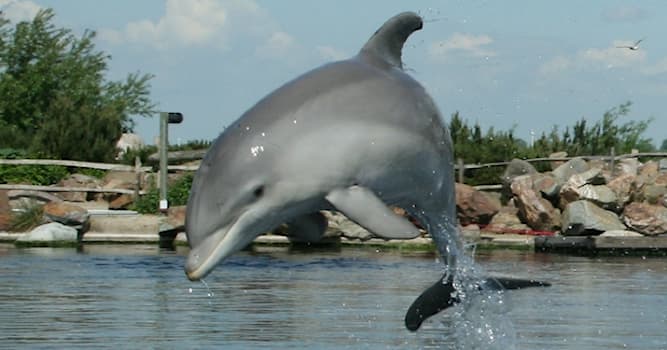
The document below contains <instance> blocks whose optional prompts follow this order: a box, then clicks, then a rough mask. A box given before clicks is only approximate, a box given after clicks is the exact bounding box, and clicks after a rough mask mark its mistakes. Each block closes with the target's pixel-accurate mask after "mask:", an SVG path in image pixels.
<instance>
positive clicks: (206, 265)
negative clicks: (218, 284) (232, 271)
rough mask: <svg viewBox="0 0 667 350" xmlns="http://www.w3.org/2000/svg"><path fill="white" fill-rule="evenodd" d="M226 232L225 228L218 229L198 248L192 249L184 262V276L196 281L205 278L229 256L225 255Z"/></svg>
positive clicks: (226, 245)
mask: <svg viewBox="0 0 667 350" xmlns="http://www.w3.org/2000/svg"><path fill="white" fill-rule="evenodd" d="M227 231H228V230H227V227H225V228H222V229H218V230H216V231H215V232H214V233H212V234H211V235H209V236H208V237H207V238H206V239H205V240H204V241H203V242H201V243H200V244H199V245H198V246H196V247H192V249H191V250H190V253H189V254H188V257H187V260H186V261H185V274H186V275H187V276H188V279H189V280H191V281H198V280H200V279H202V278H204V277H206V275H208V274H209V273H210V272H211V271H212V270H213V268H214V267H215V265H217V264H218V263H219V262H220V261H222V260H223V259H224V258H226V257H227V256H228V255H229V254H231V253H227V251H228V250H229V248H227V247H228V246H229V244H227V242H226V241H227V239H226V238H227V237H228V235H227Z"/></svg>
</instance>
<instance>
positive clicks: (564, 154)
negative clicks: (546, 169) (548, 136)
mask: <svg viewBox="0 0 667 350" xmlns="http://www.w3.org/2000/svg"><path fill="white" fill-rule="evenodd" d="M549 158H567V152H554V153H551V154H550V155H549ZM563 163H565V161H563V160H553V161H551V162H549V164H550V165H551V170H554V169H556V168H558V167H559V166H561V165H563Z"/></svg>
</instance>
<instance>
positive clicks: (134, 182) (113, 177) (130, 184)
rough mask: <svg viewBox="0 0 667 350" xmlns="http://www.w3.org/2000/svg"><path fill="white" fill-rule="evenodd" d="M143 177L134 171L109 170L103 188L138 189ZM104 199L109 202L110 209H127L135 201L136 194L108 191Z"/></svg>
mask: <svg viewBox="0 0 667 350" xmlns="http://www.w3.org/2000/svg"><path fill="white" fill-rule="evenodd" d="M139 181H141V179H138V178H137V174H136V173H135V172H132V171H109V172H108V173H107V174H106V175H105V176H104V179H103V181H102V182H103V183H102V188H104V189H121V190H136V189H137V186H139V187H140V186H141V183H139ZM104 199H105V200H106V201H107V202H109V209H127V208H128V207H129V206H130V204H132V203H133V202H134V196H133V195H131V194H123V193H114V192H108V193H105V194H104Z"/></svg>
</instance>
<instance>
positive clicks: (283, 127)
mask: <svg viewBox="0 0 667 350" xmlns="http://www.w3.org/2000/svg"><path fill="white" fill-rule="evenodd" d="M422 25H423V22H422V19H421V18H420V17H419V16H418V15H417V14H415V13H412V12H405V13H401V14H399V15H397V16H394V17H393V18H391V19H389V20H388V21H387V22H386V23H385V24H383V25H382V26H381V27H380V29H378V30H377V31H376V32H375V34H373V36H371V38H370V39H369V40H368V42H367V43H366V44H365V45H364V46H363V48H362V49H361V51H360V52H359V53H358V54H357V55H356V56H354V57H352V58H350V59H347V60H343V61H338V62H333V63H329V64H326V65H324V66H321V67H319V68H316V69H314V70H312V71H310V72H307V73H305V74H303V75H302V76H300V77H298V78H296V79H294V80H292V81H290V82H288V83H286V84H285V85H283V86H282V87H280V88H278V89H277V90H275V91H273V92H272V93H270V94H269V95H268V96H266V97H264V98H263V99H262V100H260V101H259V102H258V103H257V104H256V105H254V106H253V107H252V108H250V109H249V110H248V111H247V112H245V113H244V114H243V115H241V117H240V118H239V119H238V120H236V121H235V122H234V123H233V125H231V126H230V127H228V128H227V129H225V130H224V131H223V132H222V134H221V135H220V136H219V137H218V138H217V140H216V141H215V142H214V144H213V145H212V146H211V148H210V149H209V150H208V152H207V154H206V156H205V157H204V159H203V160H202V163H201V165H200V168H199V170H198V171H197V173H196V175H195V177H194V181H193V183H192V190H191V193H190V197H189V200H188V205H187V214H186V232H187V237H188V242H189V244H190V247H191V251H190V253H189V255H188V258H187V261H186V264H185V272H186V274H187V276H188V278H189V279H191V280H198V279H201V278H203V277H204V276H206V275H207V274H208V273H209V272H211V270H212V269H213V268H214V267H215V266H216V264H218V263H219V262H220V261H222V260H223V259H225V258H227V257H229V256H230V255H231V254H233V253H235V252H237V251H239V250H241V249H243V248H244V247H245V246H246V245H248V244H249V243H251V242H252V241H253V240H254V239H255V238H256V237H257V236H259V235H260V234H262V233H264V232H267V231H269V230H271V229H273V228H275V227H277V226H279V225H281V224H283V223H287V226H288V233H289V235H290V236H292V237H296V238H297V239H299V240H302V241H309V242H314V241H317V240H319V239H320V238H321V237H322V235H323V234H324V231H325V229H326V226H327V222H326V219H325V217H324V216H323V215H322V214H321V213H320V210H337V211H339V212H341V213H343V214H345V215H346V216H347V217H348V218H349V219H351V220H353V221H354V222H356V223H358V224H359V225H360V226H362V227H364V228H366V229H367V230H369V231H370V232H373V233H374V234H376V235H378V236H380V237H384V238H387V239H408V238H413V237H416V236H418V235H419V233H420V232H419V230H418V229H417V228H416V227H415V226H414V225H413V224H412V223H411V222H410V221H409V220H407V219H405V218H404V217H402V216H398V215H396V214H395V213H394V212H393V211H392V210H390V209H389V208H388V206H389V205H393V206H397V207H401V208H403V209H405V210H406V211H407V212H408V213H409V214H410V215H411V216H412V217H414V218H416V219H417V220H418V221H419V222H420V223H421V224H422V225H423V227H425V228H426V229H427V230H428V231H429V232H430V233H431V235H432V237H433V239H434V242H435V244H436V245H437V247H438V250H439V252H440V254H441V255H442V256H443V257H445V258H446V261H447V263H448V264H449V266H454V265H455V263H456V256H457V254H459V252H460V251H461V243H460V241H459V238H458V235H457V234H456V207H455V199H454V193H455V191H454V177H453V175H454V173H453V160H452V157H453V155H452V141H451V138H450V135H449V131H448V130H447V128H446V126H445V124H444V122H443V118H442V116H441V115H440V112H439V111H438V108H437V107H436V105H435V103H434V102H433V100H432V99H431V97H430V96H429V95H428V94H427V92H426V91H425V90H424V88H423V87H422V86H421V85H420V84H419V83H418V82H417V81H416V80H414V79H413V78H412V77H410V76H409V75H408V74H406V73H405V72H404V71H403V63H402V60H401V52H402V48H403V44H404V43H405V41H406V40H407V38H408V36H410V34H412V33H413V32H414V31H416V30H419V29H421V28H422ZM450 271H451V267H450ZM450 276H451V274H449V273H448V274H446V276H445V277H443V279H442V280H441V281H438V282H436V283H435V284H434V285H433V286H432V287H431V288H429V289H428V290H427V291H426V292H425V293H424V294H423V295H422V296H420V297H419V298H418V299H417V300H416V301H415V303H414V304H413V305H412V306H411V307H410V310H409V311H408V315H406V326H407V327H408V329H410V330H416V329H417V328H418V327H419V325H420V324H421V323H422V321H423V320H424V319H425V318H426V317H428V316H430V315H433V314H435V313H437V312H438V311H440V310H442V309H444V308H446V307H448V306H450V305H452V304H453V303H454V302H456V297H455V296H453V295H452V293H451V290H453V287H452V280H451V277H450ZM501 284H502V282H501ZM510 287H511V286H510Z"/></svg>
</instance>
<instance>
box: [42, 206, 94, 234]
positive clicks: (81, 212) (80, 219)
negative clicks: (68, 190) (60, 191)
mask: <svg viewBox="0 0 667 350" xmlns="http://www.w3.org/2000/svg"><path fill="white" fill-rule="evenodd" d="M44 218H45V219H46V220H47V221H49V222H57V223H60V224H63V225H66V226H70V227H72V228H74V229H76V230H77V231H79V232H80V233H84V232H86V231H87V230H88V228H90V214H89V213H88V211H87V210H86V209H83V208H81V207H80V206H78V205H74V204H70V203H66V202H49V203H46V204H45V205H44Z"/></svg>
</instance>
